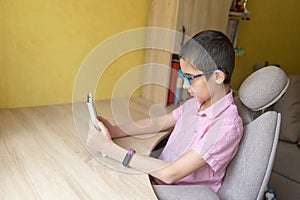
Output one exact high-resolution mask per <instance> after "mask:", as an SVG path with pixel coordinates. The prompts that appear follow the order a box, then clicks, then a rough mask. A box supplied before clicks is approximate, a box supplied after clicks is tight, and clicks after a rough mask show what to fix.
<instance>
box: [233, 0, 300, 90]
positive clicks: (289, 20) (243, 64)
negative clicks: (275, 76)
mask: <svg viewBox="0 0 300 200" xmlns="http://www.w3.org/2000/svg"><path fill="white" fill-rule="evenodd" d="M299 8H300V1H295V0H285V1H281V0H264V1H252V0H250V1H248V10H250V11H251V20H250V21H240V29H239V32H238V39H237V46H240V47H242V48H244V49H245V50H246V54H245V55H244V56H237V57H236V71H235V74H234V76H233V82H232V86H233V88H234V89H238V88H239V86H240V84H241V83H242V81H243V80H244V79H245V78H246V77H247V76H248V75H249V74H250V73H251V72H253V68H252V67H253V65H254V64H261V65H264V63H265V61H268V62H269V63H270V64H280V66H281V67H282V69H283V70H284V71H285V72H286V73H287V74H298V75H300V63H299V49H300V37H299V34H300V26H299V21H300V12H299Z"/></svg>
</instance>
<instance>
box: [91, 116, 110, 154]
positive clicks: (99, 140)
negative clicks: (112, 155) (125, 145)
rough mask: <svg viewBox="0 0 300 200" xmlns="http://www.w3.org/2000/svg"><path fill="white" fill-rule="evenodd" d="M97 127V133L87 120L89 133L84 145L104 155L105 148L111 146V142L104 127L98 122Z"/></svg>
mask: <svg viewBox="0 0 300 200" xmlns="http://www.w3.org/2000/svg"><path fill="white" fill-rule="evenodd" d="M98 125H99V127H100V129H101V131H98V130H97V129H96V128H95V126H94V125H93V123H92V122H91V120H89V131H88V137H87V141H86V143H87V145H88V146H89V147H91V148H94V149H95V150H97V151H101V152H104V153H106V151H107V148H108V147H109V146H110V145H112V143H113V141H112V139H111V136H110V134H109V131H108V129H107V128H106V127H105V126H104V124H103V123H102V122H100V121H98Z"/></svg>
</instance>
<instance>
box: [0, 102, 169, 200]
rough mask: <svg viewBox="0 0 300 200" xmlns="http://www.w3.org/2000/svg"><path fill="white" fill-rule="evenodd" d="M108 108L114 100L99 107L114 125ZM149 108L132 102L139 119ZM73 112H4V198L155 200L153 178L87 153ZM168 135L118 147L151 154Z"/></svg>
mask: <svg viewBox="0 0 300 200" xmlns="http://www.w3.org/2000/svg"><path fill="white" fill-rule="evenodd" d="M120 102H121V103H120V105H122V102H123V103H124V102H125V103H126V102H128V101H126V100H124V99H123V100H120ZM141 102H143V103H141ZM84 105H85V104H84V103H83V104H82V105H80V106H79V107H80V109H82V116H86V115H87V109H86V107H85V106H84ZM118 105H119V104H118ZM109 106H110V101H99V102H97V103H96V107H97V109H98V110H99V111H100V110H101V115H103V116H105V117H107V118H108V119H110V120H112V113H111V109H110V107H109ZM149 106H150V104H148V105H147V103H146V104H145V101H144V100H142V99H139V98H136V99H135V100H132V101H130V103H129V107H130V112H131V113H132V116H133V118H135V119H138V118H144V117H146V116H147V115H148V114H147V111H148V109H149ZM73 111H74V108H73V110H72V105H70V104H69V105H53V106H41V107H32V108H18V109H4V110H0V199H51V200H52V199H156V196H155V194H154V192H153V190H152V187H151V184H150V182H149V178H148V175H146V174H142V173H134V172H133V171H131V170H130V169H129V171H126V169H124V168H123V167H122V168H120V163H116V162H114V161H111V159H109V158H103V160H102V161H104V162H106V164H105V165H104V164H102V163H101V162H99V161H97V160H96V158H95V157H94V156H92V155H91V154H90V153H89V152H88V151H87V149H86V148H85V146H84V145H83V143H82V141H81V139H80V137H79V135H78V133H77V130H76V127H75V125H74V120H73ZM124 116H126V115H124ZM78 119H79V120H78ZM78 119H77V122H76V123H77V126H86V123H87V118H86V117H82V118H80V117H79V118H78ZM77 128H78V127H77ZM86 128H87V126H86ZM166 134H167V133H159V134H155V135H152V136H151V137H148V138H146V139H139V138H133V137H131V138H124V139H118V140H116V142H117V143H119V144H120V145H122V146H124V147H125V148H128V147H131V148H135V149H136V150H137V151H138V152H143V153H145V154H149V153H150V152H151V150H152V148H153V147H154V146H155V145H156V144H157V143H158V142H159V141H160V140H161V138H163V137H165V136H166ZM141 140H142V141H141ZM100 159H101V158H100ZM107 163H108V164H107ZM118 167H119V168H118ZM112 168H114V169H112ZM115 169H117V170H115ZM118 169H121V170H118Z"/></svg>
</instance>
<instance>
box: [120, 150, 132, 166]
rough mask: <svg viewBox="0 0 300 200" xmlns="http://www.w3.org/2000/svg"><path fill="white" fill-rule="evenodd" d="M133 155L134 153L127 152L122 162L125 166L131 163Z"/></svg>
mask: <svg viewBox="0 0 300 200" xmlns="http://www.w3.org/2000/svg"><path fill="white" fill-rule="evenodd" d="M131 156H132V155H131V154H130V153H127V154H126V156H125V158H124V160H123V162H122V164H123V166H125V167H128V164H129V161H130V159H131Z"/></svg>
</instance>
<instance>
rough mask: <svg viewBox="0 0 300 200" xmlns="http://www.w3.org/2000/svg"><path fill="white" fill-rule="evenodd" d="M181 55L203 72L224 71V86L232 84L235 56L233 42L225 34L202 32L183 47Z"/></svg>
mask: <svg viewBox="0 0 300 200" xmlns="http://www.w3.org/2000/svg"><path fill="white" fill-rule="evenodd" d="M179 55H180V57H182V58H183V59H185V60H186V61H188V62H189V63H191V64H192V65H193V66H194V67H196V68H197V69H199V70H201V71H203V72H208V71H211V70H213V69H217V68H219V69H222V70H223V71H224V72H225V74H226V78H225V80H224V84H229V83H230V80H231V75H232V73H233V70H234V59H235V58H234V56H235V54H234V48H233V46H232V43H231V41H230V40H229V39H228V37H227V36H226V35H225V34H224V33H222V32H220V31H215V30H206V31H202V32H200V33H198V34H196V35H195V36H193V37H192V38H191V39H190V40H188V41H187V42H186V43H185V44H184V45H183V46H182V48H181V51H180V54H179Z"/></svg>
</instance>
